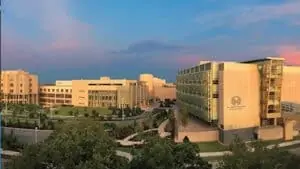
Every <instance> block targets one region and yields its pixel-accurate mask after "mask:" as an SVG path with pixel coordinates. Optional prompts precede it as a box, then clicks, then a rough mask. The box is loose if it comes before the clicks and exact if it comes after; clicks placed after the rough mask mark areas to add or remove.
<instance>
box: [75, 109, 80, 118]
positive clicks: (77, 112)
mask: <svg viewBox="0 0 300 169" xmlns="http://www.w3.org/2000/svg"><path fill="white" fill-rule="evenodd" d="M78 115H79V110H78V109H76V111H75V112H74V116H75V117H78Z"/></svg>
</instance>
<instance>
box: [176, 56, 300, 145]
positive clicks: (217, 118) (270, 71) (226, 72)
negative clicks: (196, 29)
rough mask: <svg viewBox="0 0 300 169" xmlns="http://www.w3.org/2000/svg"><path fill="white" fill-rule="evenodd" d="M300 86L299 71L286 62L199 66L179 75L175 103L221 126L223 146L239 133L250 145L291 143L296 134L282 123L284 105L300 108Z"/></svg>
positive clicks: (277, 60) (220, 134)
mask: <svg viewBox="0 0 300 169" xmlns="http://www.w3.org/2000/svg"><path fill="white" fill-rule="evenodd" d="M299 86H300V67H290V66H284V59H282V58H275V57H273V58H272V57H269V58H265V59H260V60H253V61H246V62H242V63H237V62H219V63H217V62H201V63H200V64H199V65H196V66H195V67H192V68H189V69H184V70H182V71H180V72H179V73H178V75H177V101H178V103H179V106H180V107H181V108H182V107H185V108H186V110H187V111H188V112H189V113H191V114H193V115H194V116H196V117H198V118H200V119H202V120H204V121H206V122H209V123H211V124H213V125H215V126H217V127H218V133H219V134H218V137H219V138H218V139H219V140H220V141H222V142H225V143H228V142H229V141H231V140H232V139H233V137H234V135H235V134H237V135H239V136H240V137H241V138H242V139H246V140H251V139H254V138H260V139H280V138H283V137H285V138H291V137H292V136H293V132H294V131H293V129H292V128H291V126H292V125H291V123H289V122H287V121H285V119H283V118H282V106H281V105H282V103H283V102H294V103H300V87H299ZM270 126H273V127H271V129H270ZM287 126H288V127H290V128H289V129H287V128H286V127H287Z"/></svg>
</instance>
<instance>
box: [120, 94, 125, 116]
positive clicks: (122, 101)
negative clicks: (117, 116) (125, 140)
mask: <svg viewBox="0 0 300 169" xmlns="http://www.w3.org/2000/svg"><path fill="white" fill-rule="evenodd" d="M121 109H122V120H123V121H124V119H125V116H124V98H123V97H122V98H121Z"/></svg>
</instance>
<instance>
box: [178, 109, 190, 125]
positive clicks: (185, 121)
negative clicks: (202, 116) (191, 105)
mask: <svg viewBox="0 0 300 169" xmlns="http://www.w3.org/2000/svg"><path fill="white" fill-rule="evenodd" d="M179 116H180V121H181V124H182V126H183V127H185V126H186V125H187V124H188V119H189V113H188V111H187V109H186V107H183V108H181V109H180V112H179Z"/></svg>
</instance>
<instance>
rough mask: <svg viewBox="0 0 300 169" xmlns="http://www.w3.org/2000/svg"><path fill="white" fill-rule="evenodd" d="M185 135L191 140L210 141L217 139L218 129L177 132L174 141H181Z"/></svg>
mask: <svg viewBox="0 0 300 169" xmlns="http://www.w3.org/2000/svg"><path fill="white" fill-rule="evenodd" d="M185 136H187V137H188V138H189V140H190V141H191V142H212V141H217V140H218V137H219V131H218V130H211V131H195V132H178V136H177V139H175V141H176V142H183V139H184V137H185Z"/></svg>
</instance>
